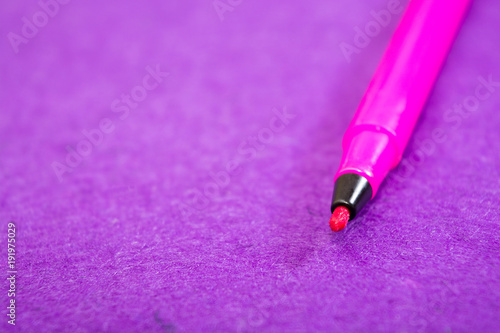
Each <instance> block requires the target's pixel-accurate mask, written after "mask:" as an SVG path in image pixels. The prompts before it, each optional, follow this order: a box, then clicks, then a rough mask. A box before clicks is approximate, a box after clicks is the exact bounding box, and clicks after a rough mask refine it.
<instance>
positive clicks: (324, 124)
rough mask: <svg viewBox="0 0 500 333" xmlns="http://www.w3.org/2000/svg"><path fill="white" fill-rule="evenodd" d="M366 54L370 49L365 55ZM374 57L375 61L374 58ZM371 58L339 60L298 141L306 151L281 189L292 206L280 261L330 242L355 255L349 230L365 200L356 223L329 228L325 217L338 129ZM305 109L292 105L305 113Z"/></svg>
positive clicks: (300, 257) (316, 256)
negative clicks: (311, 123) (320, 106)
mask: <svg viewBox="0 0 500 333" xmlns="http://www.w3.org/2000/svg"><path fill="white" fill-rule="evenodd" d="M367 56H369V55H367ZM377 62H378V60H377V61H375V63H377ZM375 66H376V64H375V65H374V64H373V61H363V60H362V59H359V60H358V61H357V62H356V63H355V64H352V65H350V66H345V65H339V66H338V70H337V71H336V72H335V73H334V77H335V78H337V79H336V80H335V81H333V82H332V83H331V84H332V94H331V96H333V97H332V98H331V99H330V101H329V102H328V107H327V108H325V109H324V110H321V111H320V112H318V113H319V117H318V120H317V124H316V125H317V126H316V127H315V131H314V135H311V136H310V137H308V140H307V141H305V143H303V145H306V146H305V147H302V150H303V151H305V152H306V153H305V154H304V155H303V156H302V157H301V159H300V160H299V161H298V162H297V164H296V165H295V167H294V170H293V171H292V172H291V174H292V176H291V177H290V179H289V180H288V181H287V182H286V183H285V184H284V190H283V193H287V195H288V196H289V198H288V202H289V203H290V209H289V210H288V211H289V212H293V214H290V216H288V217H286V218H285V219H284V221H283V222H282V223H281V224H280V226H279V228H281V229H282V230H280V231H278V232H279V233H280V234H281V235H282V237H281V244H280V245H279V248H280V249H282V253H281V254H280V255H279V258H281V259H279V261H278V263H280V261H281V264H283V265H286V266H287V267H288V268H289V269H291V270H293V269H294V268H297V267H300V266H302V265H304V264H305V262H306V261H307V260H309V259H310V258H311V257H313V259H312V260H324V259H321V254H320V253H321V252H322V251H323V250H325V251H331V246H335V247H337V248H341V249H342V251H336V252H342V253H345V254H344V255H348V256H353V257H357V256H358V255H357V254H356V250H355V248H353V247H352V245H351V244H350V242H348V241H347V240H349V239H350V237H351V234H355V233H356V232H359V230H361V229H363V227H364V224H363V216H364V215H365V214H366V213H367V212H369V206H370V203H369V204H368V205H367V206H366V207H365V209H364V210H363V211H362V212H360V213H359V214H358V216H357V218H356V223H349V224H348V226H347V227H346V229H344V230H342V231H340V232H337V233H334V232H332V231H331V229H330V227H329V225H328V221H329V219H330V216H331V212H330V204H331V197H332V192H333V177H334V174H335V172H336V170H337V167H338V165H339V163H340V159H341V154H342V148H341V141H342V137H343V134H344V132H345V130H346V128H347V126H348V124H349V122H350V121H351V119H352V116H353V115H354V113H355V111H356V108H357V107H358V105H359V102H360V100H361V98H362V96H363V94H364V92H365V90H366V87H367V86H368V83H369V80H370V79H371V76H372V75H373V72H374V71H375ZM305 111H306V110H302V111H300V110H299V111H297V112H298V113H300V114H306V113H305Z"/></svg>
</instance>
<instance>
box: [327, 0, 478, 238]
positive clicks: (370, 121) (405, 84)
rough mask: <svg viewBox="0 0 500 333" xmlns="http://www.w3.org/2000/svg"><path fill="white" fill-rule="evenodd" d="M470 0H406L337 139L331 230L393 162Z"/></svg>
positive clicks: (363, 200)
mask: <svg viewBox="0 0 500 333" xmlns="http://www.w3.org/2000/svg"><path fill="white" fill-rule="evenodd" d="M470 2H471V0H453V1H452V0H412V1H410V3H409V5H408V8H407V9H406V11H405V13H404V16H403V18H402V20H401V22H400V23H399V26H398V28H397V29H396V32H395V33H394V36H393V37H392V39H391V42H390V44H389V47H388V48H387V50H386V51H385V54H384V56H383V57H382V60H381V62H380V64H379V65H378V68H377V70H376V72H375V75H374V77H373V78H372V80H371V82H370V85H369V86H368V90H367V91H366V93H365V95H364V96H363V99H362V100H361V103H360V105H359V107H358V109H357V111H356V114H355V115H354V118H353V120H352V121H351V123H350V125H349V127H348V129H347V131H346V133H345V135H344V138H343V140H342V150H343V154H342V161H341V163H340V167H339V169H338V171H337V173H336V175H335V189H334V192H333V199H332V206H331V210H332V213H333V214H332V218H331V219H330V227H331V228H332V230H334V231H339V230H342V229H343V228H344V227H345V226H346V224H347V221H348V220H352V219H353V218H354V217H355V216H356V214H357V213H358V212H359V211H360V210H361V208H362V207H363V206H364V205H365V204H366V203H367V202H368V201H369V200H370V199H371V198H373V197H374V196H375V194H376V193H377V190H378V188H379V186H380V184H381V183H382V181H383V180H384V178H385V176H386V175H387V173H388V172H389V171H390V170H391V169H393V168H394V167H396V166H397V165H398V163H399V161H400V160H401V156H402V154H403V151H404V150H405V147H406V144H407V143H408V140H409V138H410V135H411V133H412V131H413V128H414V126H415V123H416V122H417V119H418V117H419V115H420V111H421V110H422V108H423V106H424V104H425V101H426V100H427V96H428V95H429V92H430V91H431V89H432V86H433V85H434V82H435V80H436V77H437V75H438V73H439V70H440V68H441V66H442V64H443V62H444V60H445V58H446V55H447V54H448V51H449V49H450V47H451V45H452V43H453V39H454V38H455V35H456V33H457V31H458V29H459V27H460V24H461V22H462V19H463V17H464V15H465V13H466V11H467V9H468V7H469V4H470Z"/></svg>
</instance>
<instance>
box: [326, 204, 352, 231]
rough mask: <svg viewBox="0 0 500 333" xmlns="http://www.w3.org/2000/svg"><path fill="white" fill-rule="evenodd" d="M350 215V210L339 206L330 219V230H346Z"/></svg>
mask: <svg viewBox="0 0 500 333" xmlns="http://www.w3.org/2000/svg"><path fill="white" fill-rule="evenodd" d="M349 215H350V213H349V209H347V208H346V207H344V206H337V208H335V210H334V211H333V214H332V217H331V218H330V228H332V230H333V231H340V230H342V229H344V228H345V226H346V225H347V221H349Z"/></svg>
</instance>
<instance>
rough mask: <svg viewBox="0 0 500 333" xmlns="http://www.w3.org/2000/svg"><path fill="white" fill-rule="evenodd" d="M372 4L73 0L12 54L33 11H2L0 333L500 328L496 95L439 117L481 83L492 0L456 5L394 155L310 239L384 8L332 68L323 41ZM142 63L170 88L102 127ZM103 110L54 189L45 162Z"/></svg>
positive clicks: (22, 6)
mask: <svg viewBox="0 0 500 333" xmlns="http://www.w3.org/2000/svg"><path fill="white" fill-rule="evenodd" d="M236 2H237V1H233V3H236ZM387 3H388V1H385V0H376V1H375V0H374V1H361V0H355V1H352V0H342V1H323V0H310V1H305V0H303V1H286V0H283V1H263V0H256V1H247V0H245V1H243V2H241V3H240V4H238V5H235V6H234V8H233V10H232V11H228V12H226V13H225V14H224V16H223V18H224V19H223V20H221V19H220V18H219V16H218V14H217V12H216V10H215V9H214V7H213V3H212V1H211V0H203V1H201V0H200V1H180V0H178V1H144V2H139V1H135V2H125V1H104V2H103V1H71V2H70V3H69V4H67V5H64V6H61V8H60V9H59V12H58V13H57V14H56V15H55V16H54V17H53V18H50V19H49V22H48V24H47V25H46V26H45V27H42V28H40V29H39V31H38V33H37V35H36V36H34V37H33V38H31V39H28V40H27V43H25V44H21V45H19V50H18V51H19V52H18V53H15V52H14V50H13V48H12V46H11V44H10V43H9V40H8V35H7V34H8V33H9V32H14V33H16V34H21V28H22V25H23V21H22V18H23V16H27V17H30V18H31V17H32V15H33V14H34V13H36V12H37V11H39V10H40V6H39V5H38V4H37V1H35V0H29V1H22V3H20V2H17V1H4V3H2V10H1V14H0V32H1V34H0V37H1V40H0V51H1V53H0V57H1V62H0V70H1V73H0V79H1V84H2V86H1V87H2V88H1V89H0V110H1V111H0V225H1V230H0V246H1V248H2V250H1V253H2V256H1V260H0V276H6V275H7V266H6V261H7V259H6V253H7V245H6V244H7V243H6V240H7V223H8V222H9V221H10V220H13V221H15V223H16V225H17V236H16V237H17V243H16V244H17V246H18V247H17V260H18V263H17V265H18V266H17V268H18V281H17V288H18V290H17V296H16V302H17V321H16V323H17V324H16V326H15V327H12V326H11V325H8V324H7V319H8V318H7V316H6V315H5V313H6V312H7V311H6V309H5V308H6V306H7V304H8V298H7V289H8V286H7V282H6V280H5V281H4V282H3V283H2V284H0V285H1V288H2V289H1V290H0V309H4V310H0V331H2V332H11V331H19V332H21V331H22V332H170V333H172V332H368V331H370V332H377V331H380V332H382V331H393V332H498V331H499V330H500V323H499V311H500V306H499V299H500V287H499V284H500V279H499V278H500V269H499V265H500V258H499V250H500V246H499V245H500V244H499V241H500V239H499V235H500V234H499V231H500V230H499V223H500V216H499V215H500V209H499V201H500V199H499V197H500V195H499V188H500V187H499V186H500V183H499V179H500V152H499V151H500V145H499V142H500V87H490V88H491V89H492V90H493V91H492V92H491V93H490V94H489V95H488V97H487V98H485V99H484V100H482V101H480V103H479V105H476V106H475V107H476V109H475V110H473V111H472V112H465V111H464V112H463V113H461V114H460V113H457V112H456V111H453V109H451V110H450V108H453V107H454V105H455V104H457V103H463V102H464V100H465V101H468V102H471V101H472V102H473V101H474V99H473V98H472V96H474V95H475V93H476V88H477V89H479V91H480V92H481V93H482V94H483V95H484V94H486V93H487V92H488V91H487V90H486V88H485V87H479V84H480V83H479V81H478V77H480V76H481V77H483V78H485V79H488V77H489V76H491V79H492V80H493V81H496V82H498V81H500V61H499V59H500V58H499V54H500V43H499V38H498V35H499V33H500V20H499V17H500V2H498V1H497V0H482V1H476V2H475V3H474V4H473V6H472V8H471V11H470V13H469V15H468V17H467V19H466V21H465V23H464V26H463V28H462V30H461V33H460V35H459V37H458V39H457V41H456V43H455V45H454V46H453V49H452V52H451V54H450V56H449V59H448V61H447V63H446V65H445V67H444V69H443V71H442V75H441V76H440V78H439V80H438V82H437V84H436V87H435V89H434V91H433V93H432V95H431V97H430V99H429V102H428V105H427V106H426V108H425V110H424V111H423V113H422V116H421V118H420V121H419V123H418V125H417V127H416V130H415V134H414V137H413V139H412V140H411V142H410V145H409V147H408V149H407V151H406V153H405V161H407V163H408V164H406V165H405V166H404V167H400V168H399V169H397V170H395V172H394V173H393V176H392V177H391V179H389V180H388V181H386V182H385V183H384V184H383V186H382V187H381V189H380V191H379V193H378V195H377V197H376V199H375V200H374V201H373V202H372V203H371V204H369V205H368V206H367V207H366V209H365V210H364V211H363V212H362V213H361V214H360V215H359V218H357V220H356V221H355V222H353V223H351V224H349V226H348V228H347V229H346V230H344V231H342V232H340V233H337V234H333V233H332V232H331V231H330V230H329V227H328V223H327V222H328V218H329V205H330V198H331V192H332V181H333V175H334V172H335V170H336V167H337V165H338V163H339V160H340V155H341V150H340V142H341V138H342V134H343V131H344V130H345V129H346V127H347V125H348V123H349V121H350V118H351V117H352V115H353V113H354V111H355V109H356V106H357V104H358V102H359V100H360V98H361V96H362V94H363V93H364V90H365V88H366V86H367V84H368V82H369V80H370V76H371V75H372V74H373V72H374V69H375V66H376V64H377V62H378V60H379V59H380V57H381V54H382V52H383V50H384V48H385V46H386V45H387V43H388V40H389V38H390V36H391V34H392V32H393V31H394V28H395V26H396V24H397V20H398V19H399V18H400V15H394V16H392V18H391V21H390V23H389V25H388V26H387V27H384V28H383V29H381V31H380V32H379V33H378V34H377V35H376V36H375V37H373V39H372V40H371V43H370V44H369V45H368V46H366V47H364V48H362V49H360V50H359V53H357V54H353V55H352V59H351V61H350V62H348V61H347V60H346V58H345V57H344V55H343V54H342V51H341V49H340V46H339V45H340V43H342V42H345V43H349V44H353V38H354V34H355V31H354V28H355V27H356V26H359V27H364V26H365V25H366V24H367V23H368V22H369V21H370V20H372V16H371V15H370V11H371V10H375V11H379V10H382V9H384V8H386V7H387ZM406 3H407V2H406V1H402V4H403V5H405V4H406ZM450 3H451V2H450ZM156 65H159V66H160V68H161V70H162V71H165V72H168V73H169V76H168V77H166V78H165V79H164V80H163V82H161V84H159V86H158V87H157V88H156V89H154V90H152V91H150V92H149V93H148V96H147V97H146V99H145V100H144V101H142V102H140V104H139V105H138V106H137V107H136V108H135V109H133V110H131V112H130V114H129V115H128V117H126V118H125V119H120V118H119V116H120V115H122V113H115V112H112V111H111V108H110V105H111V103H112V102H113V101H114V100H115V99H119V98H120V96H121V94H127V93H130V91H131V89H132V88H133V87H135V86H137V85H140V84H142V80H143V77H144V76H145V75H146V74H147V71H146V67H147V66H151V67H152V68H154V67H155V66H156ZM151 82H152V81H151ZM478 87H479V88H478ZM472 102H471V103H472ZM283 110H286V111H287V112H289V113H291V114H294V115H295V117H294V118H293V119H290V121H289V123H288V124H287V125H286V127H285V128H284V129H283V130H282V131H280V132H276V133H273V140H272V141H271V140H270V141H271V142H268V143H266V144H264V145H260V144H259V146H258V148H259V151H257V150H255V151H254V150H251V151H252V152H255V154H253V153H250V152H248V151H247V153H245V154H241V153H240V152H241V149H248V148H249V147H251V145H252V143H250V141H252V140H253V139H252V137H255V136H256V135H258V133H261V135H264V137H265V135H266V134H267V135H269V132H268V131H267V130H264V129H265V128H269V123H270V121H274V120H273V119H274V118H273V117H274V115H275V112H283ZM104 118H109V119H111V121H112V122H113V125H114V131H113V132H112V133H109V134H106V135H104V140H103V142H102V143H101V144H100V145H98V146H97V147H94V148H93V150H92V152H91V154H90V155H88V156H87V157H85V158H84V160H83V162H82V163H81V164H80V165H79V166H77V167H76V168H74V170H73V172H71V173H65V174H64V175H63V176H62V182H59V180H58V177H57V176H56V174H55V173H54V171H53V168H52V166H51V164H52V163H53V162H54V161H57V162H60V163H65V162H64V160H65V157H66V154H67V151H66V147H67V146H70V147H73V148H75V147H76V146H77V144H78V143H79V142H80V141H81V140H83V139H85V137H84V135H83V134H82V130H90V129H93V128H96V127H97V126H99V122H100V121H101V120H102V119H104ZM276 124H278V122H275V125H276ZM436 129H438V130H439V129H441V130H442V131H443V132H444V133H445V135H446V136H445V139H444V140H441V141H440V142H438V143H436V141H435V140H434V139H433V136H432V133H433V131H435V130H436ZM265 138H268V137H265ZM421 145H423V148H419V147H420V146H421ZM238 147H240V152H239V151H238ZM419 149H420V150H419ZM234 158H237V159H239V161H240V168H239V169H238V170H237V171H235V172H233V173H232V174H231V176H230V181H229V184H227V185H226V184H225V183H223V184H222V183H221V184H222V185H220V186H219V187H218V188H216V187H214V186H213V185H210V183H211V182H212V179H211V177H210V173H211V172H215V173H217V172H220V171H221V170H224V169H225V167H226V164H227V162H228V161H231V160H233V159H234ZM417 164H418V165H417ZM414 165H416V166H414ZM205 187H206V188H207V191H209V192H210V190H214V189H215V190H217V192H218V193H215V192H214V194H213V196H211V197H210V198H209V199H207V198H206V197H201V196H199V195H197V194H196V193H197V191H204V188H205ZM209 194H210V193H209Z"/></svg>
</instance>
